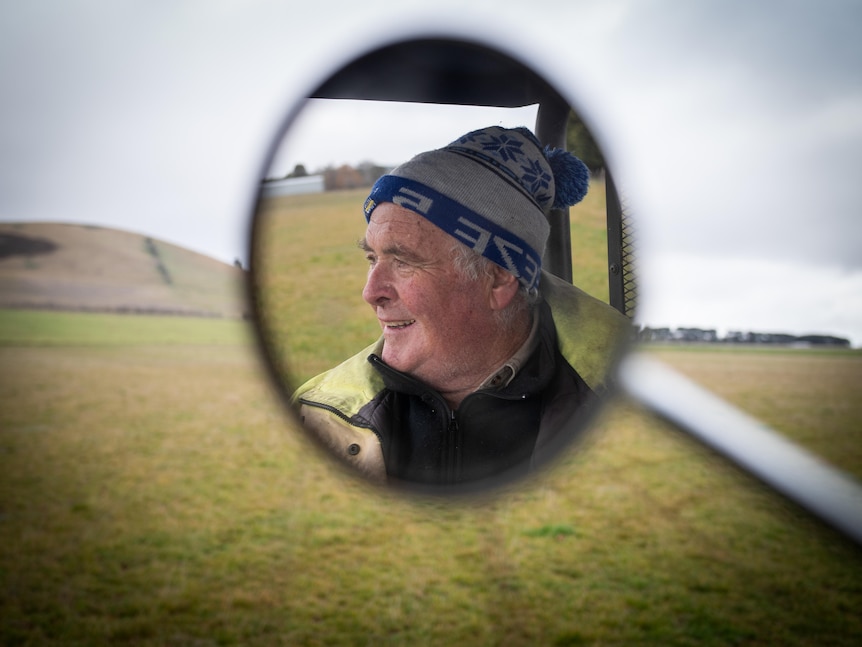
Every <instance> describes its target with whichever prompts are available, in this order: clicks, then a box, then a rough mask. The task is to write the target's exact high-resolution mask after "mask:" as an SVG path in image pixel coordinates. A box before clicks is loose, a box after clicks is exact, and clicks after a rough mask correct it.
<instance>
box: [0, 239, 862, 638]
mask: <svg viewBox="0 0 862 647" xmlns="http://www.w3.org/2000/svg"><path fill="white" fill-rule="evenodd" d="M353 252H354V253H355V254H356V255H357V256H358V257H359V263H360V264H362V263H363V260H362V258H361V253H359V252H358V251H356V250H353ZM326 267H330V266H328V265H327V266H326ZM327 271H328V270H327ZM360 280H361V277H360ZM278 298H285V297H284V293H282V294H280V296H279V297H278ZM333 307H334V306H333ZM315 316H316V315H315ZM249 333H250V329H249V324H248V323H247V322H243V321H240V320H228V319H206V318H199V319H192V318H187V319H177V318H170V317H144V316H132V315H125V316H121V315H110V316H109V315H98V314H93V313H60V312H35V311H14V310H0V376H2V378H0V379H2V382H0V643H2V644H3V645H100V644H112V645H113V644H134V645H512V646H516V645H556V646H569V645H858V644H860V642H862V613H860V610H862V554H860V551H859V550H858V548H856V547H854V546H852V545H850V544H849V543H848V542H846V541H845V540H843V539H842V538H841V537H839V536H837V535H836V534H834V533H832V532H831V531H830V530H828V529H826V528H823V527H822V526H821V525H820V524H819V523H817V522H816V521H814V520H812V519H811V518H809V517H808V516H807V515H805V514H803V513H801V512H799V511H798V510H797V509H795V508H794V507H792V506H791V505H789V504H787V503H785V502H784V501H783V500H781V499H779V498H778V497H777V496H775V495H774V494H772V493H771V492H768V491H765V490H763V489H761V488H760V487H758V486H757V485H756V484H755V483H753V481H751V480H750V479H749V478H748V477H747V476H745V475H742V474H740V473H738V472H737V471H736V470H735V469H733V468H731V467H729V466H727V465H726V464H725V463H724V462H722V461H720V460H718V459H716V458H715V457H713V456H712V455H710V454H709V453H707V452H706V451H705V450H702V449H700V448H699V447H698V446H695V445H693V444H691V443H690V442H689V441H688V440H687V439H686V438H684V437H683V436H681V435H679V434H678V433H677V432H675V431H673V430H672V429H670V428H668V427H666V426H664V425H663V424H661V423H660V422H658V421H656V420H655V419H653V418H652V417H651V416H650V415H648V414H646V413H644V412H643V411H640V410H638V409H637V408H636V407H635V406H633V405H632V404H630V403H626V402H620V403H619V404H618V405H617V406H615V407H613V409H611V410H609V411H608V412H607V413H606V414H605V415H604V417H603V418H602V420H601V423H600V428H599V429H597V430H596V432H595V433H594V434H592V435H591V436H590V440H589V442H588V443H587V445H586V446H584V447H583V448H582V449H581V450H580V451H578V452H576V453H572V454H571V455H568V456H566V457H565V458H564V459H563V460H562V461H561V462H560V463H559V465H557V466H556V468H555V469H553V470H552V471H551V472H549V473H546V474H543V475H541V476H540V477H539V478H536V479H534V480H531V481H529V482H527V483H524V484H522V485H521V486H519V487H517V488H511V489H510V490H509V491H505V492H501V493H498V494H497V495H496V496H493V497H487V498H484V499H476V500H469V501H457V502H443V501H416V500H405V499H401V498H398V497H396V496H394V495H389V494H384V493H381V492H380V491H377V490H370V489H369V488H368V487H366V486H365V485H363V484H361V483H359V482H357V481H355V480H353V479H352V478H350V477H348V476H346V475H344V474H342V473H340V472H339V471H336V470H333V469H332V467H331V465H330V464H329V463H328V462H325V461H324V460H323V459H322V458H321V457H319V456H318V455H317V454H316V453H315V452H313V451H312V449H311V447H310V445H309V444H308V443H307V441H305V439H304V438H303V437H302V436H301V435H300V434H298V433H297V432H296V430H295V429H292V428H291V427H290V421H289V420H288V418H287V416H286V415H285V414H284V413H283V411H282V410H281V408H280V405H279V402H278V401H277V398H276V396H275V394H274V390H273V389H272V388H271V386H270V385H269V384H268V383H267V382H266V381H265V378H264V375H263V372H262V371H261V369H260V364H259V361H258V358H257V356H256V351H255V349H254V347H253V345H252V343H251V335H250V334H249ZM656 352H657V353H658V354H659V356H660V357H661V359H663V360H665V361H668V362H669V363H671V364H673V365H675V366H677V367H678V368H679V369H680V370H682V371H683V372H685V373H687V374H689V375H690V376H692V377H693V378H695V379H697V380H698V381H700V382H701V383H703V384H705V385H706V386H707V387H709V388H712V389H714V390H716V391H718V392H719V393H720V394H721V395H722V396H724V397H726V398H728V399H730V400H731V401H732V402H735V403H736V404H738V405H739V406H742V407H744V408H746V409H747V410H748V411H750V412H751V413H753V414H755V415H757V416H760V417H761V418H762V419H763V420H764V421H765V422H767V423H768V424H770V425H773V426H774V427H776V428H777V429H779V430H780V431H781V432H783V433H787V434H788V435H789V436H791V437H793V438H794V439H795V440H797V441H798V442H801V443H803V444H806V445H807V446H808V447H810V448H811V449H813V450H814V451H817V452H819V453H821V454H822V455H824V456H825V457H826V458H828V459H829V460H831V461H833V462H835V463H837V464H839V465H840V466H841V467H843V468H844V469H846V470H848V471H851V472H852V473H854V474H856V475H857V476H859V475H862V456H860V442H859V441H860V434H862V430H860V424H859V423H860V420H862V403H860V398H858V397H856V396H857V395H858V384H860V383H862V381H860V377H862V357H860V355H859V353H854V352H835V353H822V352H821V353H813V352H807V351H776V352H769V353H762V352H760V353H758V352H747V351H727V350H725V351H718V350H709V349H663V350H661V351H656ZM309 361H310V360H309ZM314 368H315V367H314V366H311V365H310V364H309V366H308V369H307V370H309V371H311V370H314Z"/></svg>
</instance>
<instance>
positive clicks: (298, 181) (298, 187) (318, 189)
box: [260, 175, 324, 198]
mask: <svg viewBox="0 0 862 647" xmlns="http://www.w3.org/2000/svg"><path fill="white" fill-rule="evenodd" d="M323 185H324V182H323V176H322V175H306V176H304V177H290V178H284V179H281V180H264V181H263V182H261V184H260V193H261V197H264V198H274V197H277V196H280V195H300V194H302V193H323Z"/></svg>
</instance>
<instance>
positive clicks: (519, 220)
mask: <svg viewBox="0 0 862 647" xmlns="http://www.w3.org/2000/svg"><path fill="white" fill-rule="evenodd" d="M589 180H590V175H589V170H588V169H587V167H586V165H585V164H584V163H583V162H581V160H579V159H578V158H577V157H575V156H574V155H572V154H571V153H568V152H566V151H564V150H561V149H551V148H549V147H545V148H542V145H541V144H540V143H539V140H538V139H536V136H535V135H533V133H531V132H530V131H529V130H528V129H527V128H512V129H507V128H501V127H499V126H491V127H489V128H482V129H480V130H475V131H473V132H470V133H467V134H466V135H464V136H463V137H461V138H459V139H457V140H455V141H454V142H452V143H451V144H449V145H448V146H446V147H444V148H440V149H436V150H433V151H428V152H425V153H420V154H419V155H417V156H416V157H414V158H413V159H411V160H410V161H408V162H405V163H404V164H402V165H400V166H398V167H397V168H395V169H394V170H393V171H391V172H390V173H389V174H388V175H384V176H382V177H381V178H380V179H379V180H377V182H376V183H375V184H374V186H373V187H372V189H371V193H370V194H369V196H368V198H367V199H366V201H365V206H364V210H365V219H366V221H370V220H371V214H372V212H373V211H374V209H375V207H377V205H379V204H381V203H384V202H392V203H394V204H397V205H398V206H400V207H402V208H405V209H409V210H410V211H413V212H415V213H418V214H419V215H421V216H423V217H425V218H427V219H428V220H429V221H430V222H432V223H433V224H434V225H436V226H437V227H439V228H440V229H442V230H443V231H445V232H446V233H447V234H449V235H450V236H453V237H454V238H456V239H457V240H459V241H460V242H462V243H464V244H465V245H467V246H468V247H470V248H472V249H474V250H475V251H476V252H477V253H479V254H481V255H482V256H485V257H486V258H488V259H489V260H491V261H493V262H494V263H496V264H497V265H499V266H500V267H502V268H503V269H505V270H508V271H509V272H511V273H512V274H513V275H514V276H515V277H517V278H518V280H519V281H520V282H521V284H522V285H524V287H525V288H526V289H527V290H531V291H535V290H536V289H537V288H538V284H539V277H540V274H541V268H542V254H543V252H544V250H545V243H546V242H547V240H548V234H549V231H550V227H549V225H548V220H547V216H548V213H549V212H550V211H551V209H552V208H556V209H560V208H563V207H568V206H571V205H573V204H577V203H578V202H580V201H581V200H582V199H583V198H584V196H585V195H586V193H587V189H588V188H589Z"/></svg>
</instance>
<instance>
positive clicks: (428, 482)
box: [252, 100, 630, 493]
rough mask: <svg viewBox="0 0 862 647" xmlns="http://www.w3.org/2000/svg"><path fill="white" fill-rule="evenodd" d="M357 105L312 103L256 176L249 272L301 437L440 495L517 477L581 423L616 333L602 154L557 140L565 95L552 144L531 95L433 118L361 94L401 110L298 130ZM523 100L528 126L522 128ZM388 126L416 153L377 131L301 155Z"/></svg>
mask: <svg viewBox="0 0 862 647" xmlns="http://www.w3.org/2000/svg"><path fill="white" fill-rule="evenodd" d="M333 104H335V105H338V106H339V107H338V108H334V107H333ZM345 104H347V105H345ZM352 105H354V102H340V101H338V100H336V101H332V102H328V101H325V102H322V103H321V102H320V100H313V101H312V102H310V104H309V105H308V106H306V108H305V109H304V110H303V111H302V113H301V114H300V117H298V118H297V119H295V120H294V122H293V124H292V126H291V128H290V130H289V131H288V133H287V134H286V137H285V139H284V141H283V142H282V145H281V146H280V147H279V150H278V151H277V153H276V154H275V155H274V157H273V163H272V165H271V167H270V170H269V171H268V173H267V177H268V178H270V179H269V181H266V182H264V183H263V188H262V190H261V194H260V199H259V202H258V209H257V213H256V216H255V223H254V227H253V231H254V235H253V258H252V270H253V274H254V286H255V287H254V290H255V294H254V297H255V299H254V300H255V303H256V306H257V313H256V314H257V323H258V326H259V328H260V332H261V339H262V340H263V343H264V350H265V353H266V354H267V356H268V360H269V362H270V364H271V365H272V366H273V368H274V369H275V372H276V374H277V375H278V376H279V378H280V380H281V381H282V384H281V388H282V390H283V391H284V392H285V393H286V394H289V397H290V402H291V404H292V406H293V407H294V410H295V411H296V412H297V414H298V415H299V418H300V420H301V421H302V423H303V425H304V428H305V429H306V430H307V431H308V432H309V433H310V435H311V437H312V438H314V439H315V440H317V441H319V442H320V444H321V445H322V446H324V447H326V448H327V449H328V450H329V451H330V452H331V454H332V456H334V457H335V458H337V459H339V460H340V461H341V462H343V463H345V464H347V465H349V466H350V467H352V468H355V470H356V471H357V473H359V474H361V475H363V476H364V477H366V478H367V479H369V480H370V481H371V482H374V483H381V484H383V483H385V484H387V485H390V486H396V487H400V488H402V489H406V490H411V491H418V492H434V493H449V492H452V493H455V492H469V491H475V490H480V489H485V488H487V487H493V486H496V485H499V484H502V483H507V482H511V481H512V480H513V479H516V478H518V477H521V476H523V475H525V474H527V473H529V472H531V471H533V470H535V469H537V468H538V467H541V466H543V465H545V464H547V463H548V462H549V461H551V460H552V459H553V458H554V457H556V456H557V455H559V453H560V452H561V451H562V449H563V448H564V447H565V446H566V445H568V444H569V443H570V442H571V441H572V440H573V439H574V438H576V437H578V436H579V435H580V432H581V431H582V430H583V429H584V428H585V427H586V425H587V423H588V421H589V420H590V419H592V417H593V416H594V414H595V412H596V411H597V408H598V406H599V405H600V404H601V402H602V401H603V399H604V398H605V397H606V396H607V395H608V394H609V393H610V392H611V391H612V383H613V372H614V368H615V365H616V361H617V360H618V358H619V355H620V353H621V351H622V349H623V348H624V346H625V344H626V342H627V340H628V338H629V333H630V325H629V319H628V318H627V317H626V316H625V315H623V314H622V313H620V312H619V311H618V309H615V308H614V307H612V306H610V305H609V304H608V303H607V301H608V283H607V278H606V277H607V276H608V273H607V272H608V270H607V239H606V237H605V236H603V235H602V234H603V233H604V232H605V231H606V226H605V224H606V223H605V218H606V214H605V210H606V205H605V200H604V197H605V196H604V191H605V187H604V186H603V184H604V182H603V173H602V170H603V169H602V168H601V167H598V168H594V169H592V170H593V173H592V174H591V172H590V168H589V167H588V164H587V163H585V161H584V160H582V159H580V158H579V157H578V156H577V152H578V151H577V149H576V148H573V150H571V151H567V150H566V148H567V146H566V140H565V133H566V124H568V122H569V121H570V120H574V121H575V123H576V124H579V125H580V126H582V124H580V121H579V120H578V119H577V117H575V116H573V115H572V114H571V110H570V108H569V107H568V106H565V112H564V113H563V115H564V117H563V126H562V128H561V129H560V128H558V130H561V131H562V134H563V138H562V139H559V138H558V139H557V140H556V142H553V143H550V144H549V143H547V142H545V141H542V140H540V138H539V137H538V136H537V131H539V133H540V134H542V133H541V131H542V130H543V128H544V127H543V126H542V120H541V112H542V108H541V107H539V108H537V107H536V106H535V105H530V106H527V107H526V113H525V110H524V109H523V108H519V109H516V110H514V111H513V110H512V109H511V108H507V109H505V110H503V113H505V119H503V118H496V119H494V120H493V121H491V123H494V122H496V124H495V125H491V126H488V125H487V123H486V125H484V126H479V127H476V126H475V125H473V124H474V123H475V121H476V120H477V119H482V118H485V119H487V118H488V115H489V113H488V112H487V111H486V112H481V111H479V112H474V113H473V114H471V115H470V119H463V117H464V114H466V113H464V112H463V111H464V110H465V108H464V107H461V108H460V109H459V110H460V111H461V112H460V114H459V115H458V117H459V118H456V119H451V118H449V119H448V121H447V123H446V127H444V128H442V129H439V130H440V132H437V131H438V129H437V128H436V127H435V128H431V127H430V124H431V121H423V120H421V119H417V118H416V117H417V115H418V111H423V110H428V108H427V106H421V105H417V104H391V103H388V104H379V103H374V104H373V105H374V109H375V110H376V111H377V112H378V113H380V115H387V116H389V115H391V114H392V111H393V110H403V111H404V112H405V115H404V118H402V119H401V120H399V121H397V122H396V121H393V120H391V118H388V119H387V118H386V117H384V119H383V121H385V122H386V125H385V126H384V127H382V128H381V130H380V131H378V130H377V129H376V128H375V127H374V126H373V125H372V121H371V120H368V121H366V122H365V123H358V122H357V120H356V119H355V116H356V115H355V113H354V115H353V117H354V119H352V120H351V119H346V120H344V121H339V122H338V123H340V124H341V125H342V126H343V125H344V124H345V123H352V124H353V127H354V128H355V130H352V131H350V133H348V134H343V135H341V136H335V137H333V136H332V133H331V132H330V133H329V134H328V135H321V134H320V133H317V134H316V135H312V136H310V137H309V133H312V132H313V131H314V129H313V128H310V127H309V126H308V124H310V123H312V122H313V121H314V113H315V111H318V112H326V111H328V110H345V108H346V112H349V111H350V107H351V106H352ZM434 109H435V110H437V111H443V112H445V111H446V108H443V107H441V106H435V107H434ZM472 110H474V111H476V110H478V109H476V108H473V109H472ZM483 110H484V109H483ZM411 111H415V112H414V115H413V118H412V119H411V118H408V117H407V116H406V113H409V112H411ZM530 112H532V114H533V115H537V114H538V116H537V117H534V119H535V121H536V126H535V127H532V128H528V127H525V126H523V125H516V124H523V123H524V122H525V121H526V119H525V117H527V116H528V115H529V113H530ZM558 112H559V111H558ZM503 113H500V114H503ZM513 113H514V114H513ZM378 118H379V115H378ZM512 120H514V122H512ZM359 121H360V122H361V121H362V120H359ZM466 123H470V124H471V125H470V126H466V125H465V124H466ZM303 124H304V125H305V126H304V127H305V128H306V131H303ZM395 124H400V126H399V125H395ZM423 124H424V126H423ZM441 125H442V124H441ZM447 128H448V129H449V131H448V132H449V134H448V135H442V134H441V133H442V132H445V131H446V129H447ZM399 130H400V131H402V132H404V133H410V134H405V136H404V139H408V140H414V139H415V140H416V144H415V145H416V149H415V150H414V152H413V153H412V154H403V153H402V155H404V157H403V161H398V162H396V163H394V164H392V163H389V164H388V165H386V164H387V162H389V160H388V159H387V158H384V157H378V158H376V159H374V158H372V157H371V155H373V154H374V153H375V152H377V151H384V150H386V148H385V146H383V145H382V144H379V143H378V144H375V145H369V146H368V147H367V148H364V149H363V151H364V152H365V153H367V155H368V156H366V157H363V158H360V160H359V162H356V163H355V165H348V164H347V163H343V162H342V159H343V158H335V157H330V158H328V159H327V161H326V162H325V164H326V166H323V167H321V168H320V170H321V171H322V172H320V173H310V174H309V173H308V165H309V164H310V163H309V162H307V161H304V160H300V159H299V157H296V156H297V155H300V154H301V151H302V150H304V146H303V145H302V144H301V142H302V141H303V138H306V140H307V141H309V142H312V143H313V144H314V145H313V146H311V147H310V148H308V149H307V150H309V151H311V150H318V149H320V148H325V147H328V146H329V145H330V142H332V145H333V146H334V149H333V150H338V149H340V150H341V151H342V152H343V151H346V150H347V149H348V148H349V147H350V144H349V143H348V142H350V140H352V139H356V140H362V138H363V137H367V136H368V134H369V133H375V134H377V135H378V136H382V137H384V138H386V140H390V139H391V138H394V139H395V141H399V140H400V139H401V138H399V134H400V133H399ZM571 130H573V131H576V130H577V128H575V129H571ZM322 132H325V131H322ZM417 132H418V133H421V134H422V135H423V136H422V137H418V138H417V137H416V133H417ZM547 132H548V131H547V130H546V131H545V135H546V139H553V137H550V138H549V137H547ZM358 133H364V134H358ZM440 137H444V139H442V140H440ZM435 138H437V141H436V142H432V141H431V140H433V139H435ZM422 139H424V140H425V141H424V142H421V143H420V140H422ZM554 143H557V144H558V145H556V146H555V145H554ZM585 153H586V154H584V155H583V156H584V158H587V161H589V158H588V154H591V152H590V151H586V148H585ZM291 164H293V166H292V170H291V171H288V172H287V176H291V177H284V176H283V175H282V173H283V169H284V168H285V167H290V166H291ZM279 165H281V170H279V169H277V167H278V166H279ZM316 170H317V169H316ZM351 183H352V186H351ZM321 189H323V190H321ZM326 189H329V190H326ZM293 191H300V193H296V194H291V193H292V192H293ZM570 207H571V210H570ZM560 224H562V225H564V228H561V227H560ZM561 236H565V241H563V242H564V243H565V244H562V245H561V244H560V242H561V241H560V240H559V238H560V237H561ZM555 237H556V238H557V240H554V239H555ZM549 240H550V241H551V244H550V245H549ZM551 247H555V248H556V249H562V250H564V252H565V253H566V254H567V256H566V258H565V259H563V260H564V262H561V261H560V258H559V257H557V258H556V259H554V258H550V257H549V254H548V250H549V249H550V248H551ZM549 258H550V262H549ZM573 258H574V259H575V262H574V263H573V262H572V259H573ZM560 267H562V268H563V271H562V272H561V271H559V268H560ZM551 269H554V270H556V271H554V272H552V271H551ZM567 272H568V274H569V276H565V274H566V273H567ZM561 274H563V275H564V276H560V275H561ZM578 276H583V277H585V284H584V285H583V286H581V285H577V283H578V281H575V283H576V285H573V284H572V278H573V277H578ZM591 292H592V294H591Z"/></svg>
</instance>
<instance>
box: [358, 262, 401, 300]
mask: <svg viewBox="0 0 862 647" xmlns="http://www.w3.org/2000/svg"><path fill="white" fill-rule="evenodd" d="M390 279H391V277H390V276H389V270H388V269H387V268H386V264H385V263H380V262H378V263H376V264H375V265H374V266H373V267H370V268H369V269H368V278H367V279H366V280H365V287H364V288H363V290H362V298H363V299H365V301H367V302H368V303H369V304H371V305H372V306H380V305H383V304H384V303H386V302H387V301H390V300H392V299H393V298H394V296H395V290H394V289H393V287H392V281H391V280H390Z"/></svg>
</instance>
